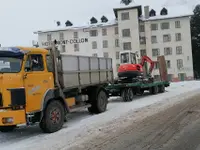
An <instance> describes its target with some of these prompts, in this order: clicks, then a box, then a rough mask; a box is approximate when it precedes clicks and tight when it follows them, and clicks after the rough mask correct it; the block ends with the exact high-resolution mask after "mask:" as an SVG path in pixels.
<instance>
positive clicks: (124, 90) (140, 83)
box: [106, 56, 170, 102]
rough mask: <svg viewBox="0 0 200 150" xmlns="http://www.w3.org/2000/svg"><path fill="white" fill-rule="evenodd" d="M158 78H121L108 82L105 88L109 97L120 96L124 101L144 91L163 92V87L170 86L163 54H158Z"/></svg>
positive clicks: (151, 92)
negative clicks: (128, 79) (155, 79)
mask: <svg viewBox="0 0 200 150" xmlns="http://www.w3.org/2000/svg"><path fill="white" fill-rule="evenodd" d="M157 61H158V63H159V73H160V80H159V81H154V79H153V78H152V77H146V78H144V77H142V78H136V79H132V80H131V81H127V82H123V80H120V79H118V80H116V81H114V82H112V83H110V84H109V85H108V86H107V87H106V90H107V92H108V95H109V97H112V96H120V97H122V100H123V101H125V102H128V101H132V100H133V98H134V95H143V94H144V91H149V93H150V94H158V93H164V92H165V88H166V87H168V86H170V82H169V81H168V79H167V75H168V73H167V67H166V61H165V57H164V56H158V58H157Z"/></svg>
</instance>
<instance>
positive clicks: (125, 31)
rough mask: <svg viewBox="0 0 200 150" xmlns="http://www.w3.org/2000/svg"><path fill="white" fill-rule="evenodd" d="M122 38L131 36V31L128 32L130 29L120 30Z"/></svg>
mask: <svg viewBox="0 0 200 150" xmlns="http://www.w3.org/2000/svg"><path fill="white" fill-rule="evenodd" d="M122 36H123V37H130V36H131V31H130V29H123V30H122Z"/></svg>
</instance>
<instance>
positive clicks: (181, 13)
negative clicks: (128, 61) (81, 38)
mask: <svg viewBox="0 0 200 150" xmlns="http://www.w3.org/2000/svg"><path fill="white" fill-rule="evenodd" d="M134 8H135V9H138V11H139V14H138V15H139V16H140V17H139V16H138V17H139V19H141V20H143V21H154V20H164V19H172V18H180V17H188V16H191V15H193V12H192V10H191V9H189V8H188V7H186V6H184V5H179V6H169V7H165V8H166V9H167V10H168V15H160V11H161V10H162V7H157V8H151V7H150V9H149V10H151V9H154V10H155V11H156V14H157V15H156V16H153V17H150V18H148V19H146V18H145V17H144V15H142V10H143V8H142V6H141V5H138V4H136V3H134V2H132V3H130V4H129V5H125V4H120V5H117V6H115V8H114V9H113V10H114V13H115V17H116V18H117V11H118V10H127V9H134ZM177 10H178V11H177ZM143 12H144V11H143ZM143 14H144V13H143ZM117 24H118V22H117V19H113V20H109V21H108V22H106V23H102V22H98V23H95V24H85V25H79V26H75V25H74V26H69V27H57V28H55V29H49V30H40V31H36V32H34V34H40V33H48V32H59V31H66V30H84V29H91V28H97V27H108V26H114V25H117Z"/></svg>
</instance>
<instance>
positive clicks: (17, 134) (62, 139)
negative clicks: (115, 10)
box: [0, 81, 200, 150]
mask: <svg viewBox="0 0 200 150" xmlns="http://www.w3.org/2000/svg"><path fill="white" fill-rule="evenodd" d="M199 91H200V81H186V82H179V83H171V85H170V87H168V88H166V92H165V93H163V94H158V95H153V96H152V95H148V93H147V94H145V95H144V96H142V97H135V99H134V101H132V102H128V103H125V102H121V101H120V99H119V98H112V99H110V103H109V105H108V110H107V111H106V112H105V113H102V114H99V115H89V114H88V112H87V111H86V110H83V111H79V112H76V113H72V114H70V116H69V121H68V122H67V123H66V124H65V126H64V128H63V129H62V130H60V131H58V132H56V133H53V134H43V133H41V131H40V129H39V128H38V127H37V126H34V127H29V128H20V129H18V130H16V131H14V132H12V133H0V150H1V149H2V150H18V149H20V150H23V149H24V150H27V149H29V150H31V149H38V150H42V149H45V150H46V149H52V150H55V149H66V148H67V147H69V146H72V145H74V144H78V143H79V142H81V141H84V140H86V139H87V138H89V137H91V136H95V135H96V134H98V133H99V132H101V130H102V129H103V128H104V127H108V126H109V124H110V122H112V121H115V122H116V123H118V125H120V124H121V123H122V122H120V118H124V116H127V117H128V114H130V113H132V114H133V113H135V112H136V111H137V110H139V109H140V110H141V108H144V107H147V106H148V107H149V106H150V105H156V106H157V107H160V109H164V105H163V106H162V108H161V106H160V105H159V104H161V103H162V104H166V106H165V107H167V105H168V106H169V105H173V104H175V103H178V102H181V101H183V100H184V99H186V98H187V97H190V96H193V95H195V94H197V93H199ZM156 111H157V110H153V111H152V113H156ZM136 117H137V118H138V117H140V116H136Z"/></svg>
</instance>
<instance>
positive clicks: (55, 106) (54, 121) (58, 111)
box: [40, 100, 65, 133]
mask: <svg viewBox="0 0 200 150" xmlns="http://www.w3.org/2000/svg"><path fill="white" fill-rule="evenodd" d="M64 120H65V110H64V106H63V105H62V104H61V102H59V101H58V100H53V101H52V102H50V103H49V104H48V105H47V107H46V109H45V111H44V116H43V118H42V120H41V122H40V128H41V129H42V130H43V132H45V133H53V132H56V131H58V130H60V129H61V128H62V126H63V124H64Z"/></svg>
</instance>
